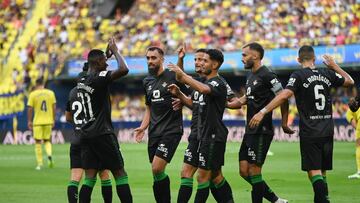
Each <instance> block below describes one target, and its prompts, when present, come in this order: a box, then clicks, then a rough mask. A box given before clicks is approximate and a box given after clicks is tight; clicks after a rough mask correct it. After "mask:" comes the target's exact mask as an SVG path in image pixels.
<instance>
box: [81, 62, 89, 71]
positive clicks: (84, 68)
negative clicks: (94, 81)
mask: <svg viewBox="0 0 360 203" xmlns="http://www.w3.org/2000/svg"><path fill="white" fill-rule="evenodd" d="M82 70H83V71H88V70H89V63H88V62H85V63H84V66H83V68H82Z"/></svg>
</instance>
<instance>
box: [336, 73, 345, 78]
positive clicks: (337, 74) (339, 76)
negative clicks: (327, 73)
mask: <svg viewBox="0 0 360 203" xmlns="http://www.w3.org/2000/svg"><path fill="white" fill-rule="evenodd" d="M335 75H336V76H337V77H338V78H340V79H341V78H343V76H341V75H340V74H339V73H335Z"/></svg>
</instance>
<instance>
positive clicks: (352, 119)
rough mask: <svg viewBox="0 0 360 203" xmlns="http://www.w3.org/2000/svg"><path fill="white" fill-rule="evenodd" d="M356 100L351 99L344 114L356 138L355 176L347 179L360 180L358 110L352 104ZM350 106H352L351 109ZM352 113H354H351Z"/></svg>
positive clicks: (359, 124) (359, 116)
mask: <svg viewBox="0 0 360 203" xmlns="http://www.w3.org/2000/svg"><path fill="white" fill-rule="evenodd" d="M355 100H356V99H352V100H351V101H350V103H349V107H350V109H348V111H347V112H346V120H347V121H348V122H349V123H350V124H351V125H352V126H353V127H354V128H355V138H356V166H357V172H356V173H355V174H352V175H349V176H348V178H349V179H355V178H360V109H359V107H358V106H357V104H356V105H355V104H354V103H357V101H355ZM351 104H354V106H356V107H353V108H351V107H352V106H351ZM353 111H354V112H353Z"/></svg>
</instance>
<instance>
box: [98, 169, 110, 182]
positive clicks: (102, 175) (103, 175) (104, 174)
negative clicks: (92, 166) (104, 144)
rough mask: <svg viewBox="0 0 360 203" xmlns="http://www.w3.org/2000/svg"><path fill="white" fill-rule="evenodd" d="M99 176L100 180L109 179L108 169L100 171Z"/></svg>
mask: <svg viewBox="0 0 360 203" xmlns="http://www.w3.org/2000/svg"><path fill="white" fill-rule="evenodd" d="M99 177H100V179H101V180H108V179H110V176H109V171H108V170H103V171H100V173H99Z"/></svg>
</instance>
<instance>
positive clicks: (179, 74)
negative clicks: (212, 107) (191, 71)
mask: <svg viewBox="0 0 360 203" xmlns="http://www.w3.org/2000/svg"><path fill="white" fill-rule="evenodd" d="M168 68H169V69H170V70H171V71H174V72H175V73H176V80H177V81H179V82H181V83H184V84H187V85H189V86H190V87H191V88H192V89H194V90H197V91H198V92H200V93H201V94H210V93H211V88H210V87H209V86H208V85H206V84H204V83H202V82H199V81H197V80H195V79H194V78H192V77H191V76H190V75H187V74H186V73H185V72H184V71H183V70H181V69H180V68H179V66H177V65H174V64H169V65H168Z"/></svg>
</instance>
